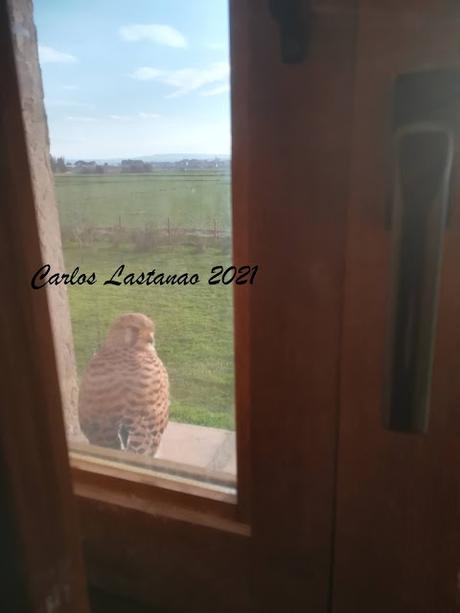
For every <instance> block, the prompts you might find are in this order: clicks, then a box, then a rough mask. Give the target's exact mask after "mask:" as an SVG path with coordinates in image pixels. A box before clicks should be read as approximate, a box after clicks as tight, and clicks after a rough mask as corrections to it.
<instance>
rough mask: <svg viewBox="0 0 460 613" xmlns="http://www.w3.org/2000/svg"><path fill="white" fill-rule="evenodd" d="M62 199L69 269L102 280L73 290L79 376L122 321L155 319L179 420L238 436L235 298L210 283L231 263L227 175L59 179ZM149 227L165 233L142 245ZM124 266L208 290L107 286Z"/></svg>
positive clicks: (228, 289)
mask: <svg viewBox="0 0 460 613" xmlns="http://www.w3.org/2000/svg"><path fill="white" fill-rule="evenodd" d="M56 192H57V198H58V204H59V211H60V217H61V226H62V227H63V229H65V232H63V237H64V258H65V265H66V271H67V272H71V271H72V270H73V269H74V268H75V267H76V266H79V268H80V270H81V271H83V272H85V273H90V272H93V271H94V272H95V273H96V275H97V278H98V283H96V284H95V285H93V286H87V285H83V286H74V287H69V297H70V305H71V317H72V324H73V332H74V342H75V353H76V359H77V365H78V370H79V373H80V375H81V374H82V372H83V370H84V368H85V365H86V364H87V362H88V360H89V359H90V357H91V355H92V354H93V352H94V351H95V350H97V348H98V346H99V345H100V343H101V342H102V340H103V339H104V337H105V334H106V331H107V328H108V326H109V325H110V324H111V322H112V321H113V320H114V319H115V318H116V317H117V316H118V315H120V314H122V313H126V312H130V311H131V312H132V311H137V312H142V313H145V314H146V315H148V316H150V317H151V318H152V319H153V320H154V321H155V324H156V346H157V350H158V353H159V355H160V357H161V358H162V360H163V362H164V363H165V365H166V367H167V369H168V372H169V376H170V381H171V418H172V419H173V420H176V421H182V422H187V423H194V424H202V425H209V426H215V427H222V428H233V427H234V389H233V388H234V371H233V312H232V290H231V286H222V285H215V286H209V285H208V283H207V279H208V277H209V273H210V270H211V268H212V266H216V265H223V266H224V267H225V266H227V265H230V263H231V261H230V260H231V256H230V253H229V248H228V241H229V232H230V223H231V214H230V181H229V176H228V175H224V174H222V173H217V172H216V173H212V172H207V173H206V174H205V173H198V172H197V173H187V175H184V174H182V175H177V174H168V173H164V174H162V175H158V174H150V175H114V176H104V175H102V176H94V175H90V176H77V175H69V176H58V177H56ZM168 225H169V227H170V228H172V229H174V228H182V229H184V228H185V229H188V230H192V231H193V232H192V233H191V234H187V233H186V234H180V235H178V237H177V236H175V235H174V232H173V233H172V235H171V234H168V233H167V232H166V231H165V228H166V227H167V226H168ZM78 227H85V228H86V230H88V229H89V230H91V231H90V232H86V234H83V235H82V234H79V235H78V236H83V238H82V239H81V238H79V240H76V239H75V238H74V237H73V230H75V229H76V228H78ZM111 227H114V228H115V229H114V231H113V233H112V231H111V230H110V228H111ZM117 228H118V229H117ZM119 228H121V229H122V230H123V231H122V233H121V236H122V237H121V239H120V236H119ZM146 228H147V229H148V228H154V229H155V230H156V231H158V232H159V234H155V235H154V240H153V241H151V242H147V243H146V244H144V243H142V242H141V243H137V242H136V240H135V239H133V236H136V235H135V232H136V231H139V232H141V233H142V232H144V230H145V229H146ZM216 228H217V231H216ZM101 229H104V232H103V233H102V234H101V233H100V232H99V231H100V230H101ZM125 230H126V232H124V231H125ZM200 230H203V233H201V232H200ZM145 231H146V232H147V230H145ZM196 231H198V235H195V233H196ZM130 232H134V234H130ZM120 264H125V267H126V268H125V273H129V272H134V273H140V272H141V271H144V272H147V271H150V270H152V268H155V269H156V270H157V272H165V273H182V272H189V273H190V274H191V273H195V272H196V273H198V274H199V275H200V279H201V282H200V283H199V284H197V285H195V286H190V285H189V286H167V285H165V286H149V287H147V286H120V287H115V286H110V285H106V286H104V285H103V281H104V280H105V279H107V278H109V277H110V276H111V275H112V274H113V272H114V271H115V269H116V268H117V267H118V266H119V265H120Z"/></svg>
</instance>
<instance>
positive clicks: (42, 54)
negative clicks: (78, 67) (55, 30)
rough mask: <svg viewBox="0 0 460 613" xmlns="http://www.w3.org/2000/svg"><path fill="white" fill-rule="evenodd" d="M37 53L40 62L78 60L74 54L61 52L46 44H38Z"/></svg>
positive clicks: (70, 61) (50, 62)
mask: <svg viewBox="0 0 460 613" xmlns="http://www.w3.org/2000/svg"><path fill="white" fill-rule="evenodd" d="M38 55H39V58H40V63H41V64H75V63H76V62H78V60H77V58H76V57H75V56H74V55H71V54H70V53H63V52H62V51H58V50H57V49H53V47H47V46H46V45H39V46H38Z"/></svg>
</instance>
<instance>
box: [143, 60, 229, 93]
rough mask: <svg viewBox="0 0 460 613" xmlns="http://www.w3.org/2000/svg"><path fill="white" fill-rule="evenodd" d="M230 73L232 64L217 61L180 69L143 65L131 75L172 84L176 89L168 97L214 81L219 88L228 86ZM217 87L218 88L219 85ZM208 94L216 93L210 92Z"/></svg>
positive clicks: (144, 79)
mask: <svg viewBox="0 0 460 613" xmlns="http://www.w3.org/2000/svg"><path fill="white" fill-rule="evenodd" d="M229 74H230V66H229V65H228V63H227V62H216V63H214V64H211V65H210V66H209V67H207V68H181V69H179V70H158V69H157V68H151V67H149V66H142V67H141V68H137V69H136V70H135V71H134V72H133V73H132V74H131V77H132V78H133V79H138V80H140V81H154V80H155V81H159V82H160V83H165V84H166V85H170V86H171V87H174V88H175V91H174V92H173V93H171V94H169V95H168V98H177V97H179V96H184V95H185V94H188V93H190V92H192V91H195V90H197V89H200V88H201V87H203V86H204V85H209V84H213V83H216V84H218V87H219V88H222V87H224V86H225V87H228V85H227V83H228V78H229ZM215 89H217V86H216V87H215V88H214V90H215ZM211 91H212V90H211ZM222 91H224V90H222ZM217 93H221V91H219V92H217ZM205 95H206V94H205ZM207 95H215V94H209V93H208V94H207Z"/></svg>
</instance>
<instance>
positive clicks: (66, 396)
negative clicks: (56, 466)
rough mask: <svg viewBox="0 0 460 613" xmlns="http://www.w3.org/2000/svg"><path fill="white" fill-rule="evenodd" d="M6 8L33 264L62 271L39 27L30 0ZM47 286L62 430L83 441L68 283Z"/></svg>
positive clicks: (10, 1) (11, 1)
mask: <svg viewBox="0 0 460 613" xmlns="http://www.w3.org/2000/svg"><path fill="white" fill-rule="evenodd" d="M8 8H9V12H10V16H11V19H12V22H13V28H12V29H13V33H14V45H15V51H16V60H17V63H18V66H17V67H18V74H19V85H20V90H21V104H22V111H23V118H24V124H25V132H26V137H27V146H28V153H29V161H30V168H31V173H32V181H33V186H34V191H35V207H36V213H37V220H38V226H39V231H40V243H41V251H42V259H43V262H37V269H38V268H39V266H41V264H42V263H47V264H50V265H51V268H52V269H53V270H56V271H60V272H63V271H64V270H65V269H64V259H63V253H62V242H61V231H60V226H59V215H58V209H57V205H56V197H55V193H54V178H53V174H52V171H51V165H50V158H49V135H48V124H47V119H46V113H45V108H44V102H43V86H42V78H41V71H40V66H39V63H38V47H37V33H36V29H35V25H34V23H33V19H32V14H33V12H32V2H31V0H8ZM46 287H47V290H46V291H47V292H48V303H49V307H50V312H51V321H52V326H53V336H54V346H55V351H56V360H57V366H58V371H59V380H60V385H61V397H62V404H63V409H64V417H65V423H66V433H67V437H68V440H69V441H72V440H78V441H80V442H81V441H84V440H85V437H84V435H83V434H82V432H81V429H80V425H79V422H78V412H77V403H78V380H77V371H76V365H75V355H74V348H73V337H72V326H71V321H70V312H69V301H68V296H67V288H66V287H65V286H64V285H59V286H53V287H50V286H49V285H47V286H46Z"/></svg>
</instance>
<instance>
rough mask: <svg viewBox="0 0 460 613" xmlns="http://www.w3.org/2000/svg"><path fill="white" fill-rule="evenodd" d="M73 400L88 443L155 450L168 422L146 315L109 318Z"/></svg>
mask: <svg viewBox="0 0 460 613" xmlns="http://www.w3.org/2000/svg"><path fill="white" fill-rule="evenodd" d="M78 404H79V406H78V412H79V416H80V424H81V428H82V430H83V432H84V433H85V434H86V436H87V438H88V440H89V442H90V443H91V444H93V445H101V446H103V447H112V448H114V449H124V450H127V451H131V452H134V453H140V454H145V455H149V456H154V455H155V452H156V450H157V448H158V445H159V444H160V439H161V435H162V434H163V431H164V429H165V428H166V424H167V423H168V410H169V382H168V373H167V371H166V368H165V367H164V365H163V363H162V361H161V360H160V358H159V357H158V355H157V352H156V350H155V344H154V324H153V321H152V320H151V319H150V318H149V317H147V316H146V315H143V314H142V313H127V314H126V315H121V317H119V318H118V319H116V320H115V321H114V323H113V324H112V326H111V327H110V329H109V332H108V334H107V338H106V339H105V341H104V343H103V345H102V347H101V348H100V349H99V351H98V352H97V353H96V354H95V355H94V356H93V357H92V359H91V361H90V362H89V364H88V366H87V368H86V372H85V374H84V375H83V379H82V382H81V386H80V396H79V403H78Z"/></svg>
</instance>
